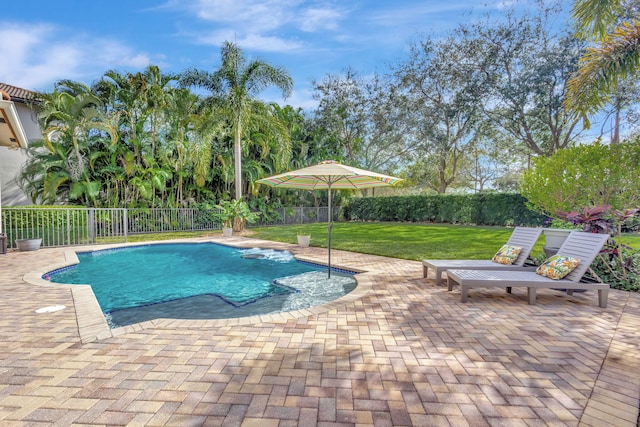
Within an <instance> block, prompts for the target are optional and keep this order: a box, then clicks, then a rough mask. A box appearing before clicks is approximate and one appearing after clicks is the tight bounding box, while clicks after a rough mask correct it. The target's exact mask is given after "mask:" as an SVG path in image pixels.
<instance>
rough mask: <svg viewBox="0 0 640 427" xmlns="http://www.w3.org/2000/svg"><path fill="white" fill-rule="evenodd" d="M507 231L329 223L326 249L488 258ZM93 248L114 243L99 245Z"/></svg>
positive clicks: (318, 231)
mask: <svg viewBox="0 0 640 427" xmlns="http://www.w3.org/2000/svg"><path fill="white" fill-rule="evenodd" d="M298 232H300V234H311V246H320V247H326V246H327V224H326V223H320V224H307V225H290V226H277V227H261V228H251V229H249V230H248V231H247V232H246V235H247V236H248V237H255V238H258V239H264V240H271V241H276V242H285V243H296V235H297V234H298ZM511 232H512V229H511V228H506V227H485V226H477V227H473V226H462V225H448V224H411V223H390V222H349V223H343V222H340V223H335V224H333V233H332V239H331V247H332V248H335V249H343V250H347V251H352V252H359V253H365V254H373V255H383V256H388V257H392V258H403V259H413V260H422V259H488V258H491V257H492V256H493V255H494V254H495V253H496V252H497V250H498V249H499V248H500V246H502V245H503V244H504V243H505V242H506V241H507V239H508V238H509V236H510V235H511ZM218 234H221V232H220V231H207V232H180V233H158V234H140V235H133V236H129V239H128V241H129V242H141V241H149V240H169V239H178V238H188V237H203V236H210V235H218ZM98 243H115V241H111V242H108V241H106V240H105V241H102V240H101V241H99V242H98ZM623 243H624V244H627V245H629V246H632V247H634V248H636V249H640V234H625V235H624V236H623ZM543 246H544V236H543V237H541V238H540V240H539V241H538V243H537V245H536V246H535V247H534V249H533V252H532V255H533V256H534V257H541V256H543V252H542V247H543Z"/></svg>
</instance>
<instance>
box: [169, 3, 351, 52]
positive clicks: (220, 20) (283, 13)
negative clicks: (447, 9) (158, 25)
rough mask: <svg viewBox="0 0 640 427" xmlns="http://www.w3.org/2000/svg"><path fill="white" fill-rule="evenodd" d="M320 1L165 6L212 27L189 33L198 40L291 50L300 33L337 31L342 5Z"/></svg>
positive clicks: (260, 48) (207, 42)
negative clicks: (181, 11)
mask: <svg viewBox="0 0 640 427" xmlns="http://www.w3.org/2000/svg"><path fill="white" fill-rule="evenodd" d="M320 3H321V4H322V6H315V5H314V2H309V1H302V0H267V1H265V0H198V1H196V2H193V3H191V4H189V5H187V6H185V5H184V4H183V3H182V2H181V1H178V0H171V1H170V2H169V3H168V6H169V7H172V8H176V9H180V10H186V11H187V13H189V14H191V15H193V16H195V17H196V18H198V19H199V20H200V21H202V23H204V25H205V27H206V26H207V25H209V26H210V27H211V28H212V30H211V31H209V30H199V33H198V34H194V32H193V31H191V32H190V34H188V35H189V36H191V37H192V38H194V39H195V40H196V41H197V42H199V43H206V44H216V45H219V44H220V43H222V42H223V41H225V40H235V41H237V42H238V44H240V45H241V46H242V47H243V48H246V49H254V50H260V51H266V52H290V51H292V50H295V49H299V48H301V47H302V43H301V42H300V40H299V36H298V34H299V33H300V32H303V33H317V32H319V31H336V30H337V29H338V27H339V22H340V21H342V20H343V19H344V18H345V15H346V10H345V9H344V8H332V7H329V6H327V5H325V4H324V2H320ZM220 26H222V27H223V28H222V29H221V28H220ZM296 33H298V34H296Z"/></svg>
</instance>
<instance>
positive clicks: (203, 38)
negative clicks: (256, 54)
mask: <svg viewBox="0 0 640 427" xmlns="http://www.w3.org/2000/svg"><path fill="white" fill-rule="evenodd" d="M194 37H195V38H196V40H197V41H198V43H202V44H207V45H212V46H220V45H221V44H222V43H223V42H224V41H226V40H233V41H234V42H236V43H237V44H238V45H239V46H240V47H241V48H242V49H247V50H255V51H261V52H291V51H295V50H299V49H301V48H302V47H303V44H302V43H301V42H299V41H296V40H289V39H284V38H280V37H275V36H267V35H261V34H257V33H246V34H243V33H237V32H235V31H234V30H232V29H230V28H227V29H222V30H218V31H214V32H211V33H208V34H203V35H196V36H194Z"/></svg>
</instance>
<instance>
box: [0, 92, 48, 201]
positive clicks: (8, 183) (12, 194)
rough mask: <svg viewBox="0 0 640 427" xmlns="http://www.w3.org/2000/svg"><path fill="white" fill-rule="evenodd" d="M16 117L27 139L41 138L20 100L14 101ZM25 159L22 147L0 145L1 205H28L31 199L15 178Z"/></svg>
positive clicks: (37, 127) (31, 116) (25, 153)
mask: <svg viewBox="0 0 640 427" xmlns="http://www.w3.org/2000/svg"><path fill="white" fill-rule="evenodd" d="M14 104H15V106H16V110H17V111H18V117H19V118H20V121H21V122H22V127H23V128H24V132H25V134H26V135H27V139H28V140H29V141H33V140H37V139H41V138H42V132H41V131H40V127H39V126H38V122H37V121H36V118H35V114H33V112H32V111H31V109H30V108H29V107H28V106H27V105H25V104H23V103H20V102H15V103H14ZM26 161H27V152H26V150H24V149H19V150H12V149H9V148H6V147H0V184H1V185H2V193H1V194H2V206H19V205H30V204H31V199H30V198H29V196H27V195H26V194H24V193H23V191H22V190H21V189H20V187H19V186H18V182H17V178H18V176H19V175H20V171H21V170H22V165H24V163H25V162H26Z"/></svg>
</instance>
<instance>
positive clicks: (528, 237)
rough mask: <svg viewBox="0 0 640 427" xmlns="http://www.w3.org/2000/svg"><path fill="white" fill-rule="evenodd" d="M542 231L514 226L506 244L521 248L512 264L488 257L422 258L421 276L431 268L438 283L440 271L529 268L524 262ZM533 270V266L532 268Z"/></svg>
mask: <svg viewBox="0 0 640 427" xmlns="http://www.w3.org/2000/svg"><path fill="white" fill-rule="evenodd" d="M540 233H542V228H528V227H516V228H515V229H514V230H513V233H511V237H509V240H508V241H507V243H506V244H507V245H511V246H520V247H521V248H522V250H521V251H520V254H519V255H518V258H516V260H515V261H514V262H513V264H500V263H497V262H494V261H492V260H490V259H476V260H463V259H441V260H423V261H422V274H423V277H425V278H426V277H428V275H429V269H432V270H434V271H435V273H436V285H440V284H441V282H442V273H444V272H445V271H447V270H451V269H456V270H466V269H471V270H527V269H528V270H531V268H529V267H524V263H525V261H526V260H527V258H528V257H529V254H530V253H531V250H532V249H533V246H534V245H535V244H536V242H537V241H538V238H539V237H540ZM533 270H535V267H534V268H533Z"/></svg>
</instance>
